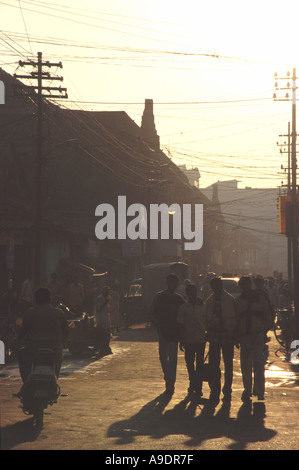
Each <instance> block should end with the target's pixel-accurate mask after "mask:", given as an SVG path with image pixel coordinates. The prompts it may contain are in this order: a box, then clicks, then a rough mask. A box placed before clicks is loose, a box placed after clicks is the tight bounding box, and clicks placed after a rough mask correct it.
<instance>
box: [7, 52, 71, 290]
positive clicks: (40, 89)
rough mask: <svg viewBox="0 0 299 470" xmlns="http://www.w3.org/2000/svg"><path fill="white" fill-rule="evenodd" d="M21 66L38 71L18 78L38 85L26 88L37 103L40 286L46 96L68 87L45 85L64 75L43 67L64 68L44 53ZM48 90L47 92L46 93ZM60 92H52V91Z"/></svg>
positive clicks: (36, 253)
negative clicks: (44, 106)
mask: <svg viewBox="0 0 299 470" xmlns="http://www.w3.org/2000/svg"><path fill="white" fill-rule="evenodd" d="M19 66H20V67H24V66H31V67H37V71H33V72H31V73H30V75H17V74H14V76H15V77H16V78H21V79H30V80H37V85H36V86H26V90H27V92H28V94H29V96H31V97H32V98H33V99H34V100H35V101H36V105H37V127H36V168H35V175H36V176H35V241H34V276H33V277H34V285H35V287H38V286H39V285H40V282H41V259H42V252H41V249H42V205H43V201H42V184H43V181H42V180H43V163H44V162H43V148H42V143H43V135H42V125H43V104H44V98H67V97H68V96H67V92H66V88H62V87H52V86H43V80H46V81H52V80H59V81H62V80H63V77H56V76H51V75H50V73H49V72H47V71H46V72H44V71H43V67H49V68H50V67H59V68H62V63H61V62H58V63H51V62H49V61H46V62H43V61H42V53H41V52H38V54H37V62H35V61H28V62H26V61H25V62H24V61H19ZM44 91H46V92H47V93H44ZM52 91H54V92H57V91H58V92H59V94H52V93H51V92H52Z"/></svg>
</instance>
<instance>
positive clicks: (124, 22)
mask: <svg viewBox="0 0 299 470" xmlns="http://www.w3.org/2000/svg"><path fill="white" fill-rule="evenodd" d="M0 5H1V7H0V8H1V30H2V31H1V33H0V38H1V63H0V66H1V67H2V68H3V69H4V70H6V71H8V72H9V73H14V72H15V71H16V69H17V67H18V61H19V60H20V59H24V58H27V57H30V58H32V57H35V58H36V55H37V52H38V51H41V52H42V53H43V58H44V59H45V60H47V59H49V60H59V61H60V60H61V61H62V63H63V70H62V72H61V73H62V75H63V77H64V86H66V87H67V90H68V96H69V100H68V102H66V101H63V103H62V105H63V106H69V107H72V108H76V109H77V108H81V109H90V110H106V111H109V110H123V111H126V112H127V114H128V115H129V116H130V117H131V118H132V119H133V120H134V121H135V122H136V123H137V124H138V125H140V122H141V116H142V112H143V108H144V100H145V99H148V98H149V99H153V100H154V114H155V123H156V129H157V132H158V134H159V135H160V143H161V147H162V149H163V150H164V152H165V153H166V154H167V155H168V156H169V157H170V158H171V159H172V160H173V161H174V162H175V163H177V164H179V165H180V164H186V165H187V167H192V166H193V167H198V169H199V171H200V174H201V179H200V187H202V188H203V187H206V186H208V185H209V184H211V183H214V182H215V181H218V180H228V179H238V180H239V181H240V185H239V186H240V187H244V186H252V187H278V186H280V185H281V181H284V182H286V177H285V174H282V173H281V169H280V167H281V164H284V165H285V164H286V161H285V160H284V158H285V157H283V158H282V157H281V155H280V153H279V147H278V145H277V142H279V141H280V140H281V139H280V137H279V135H280V134H286V132H287V129H288V122H289V121H290V120H291V103H290V102H278V101H274V100H273V98H272V96H273V93H274V91H275V90H274V72H276V71H277V72H279V73H280V76H281V77H284V76H286V73H287V71H288V70H290V71H292V69H293V68H296V67H298V70H299V61H298V60H297V56H298V51H297V44H298V41H297V37H296V36H297V35H298V32H297V31H298V29H297V24H296V22H297V21H298V12H299V4H298V2H297V1H296V0H293V1H290V2H288V4H287V7H286V6H284V5H283V4H282V3H281V2H276V1H273V0H272V1H271V2H270V1H259V2H258V1H251V2H247V3H246V4H244V2H240V1H232V0H229V1H227V2H223V1H221V0H217V1H213V0H212V1H210V2H203V1H198V0H197V1H190V0H187V1H185V2H183V3H182V2H173V1H169V0H164V1H162V2H161V1H160V0H159V1H158V0H153V1H151V2H145V1H143V0H141V1H140V0H139V1H136V0H126V1H125V2H124V1H121V0H113V1H111V0H109V1H108V0H101V2H98V1H95V0H86V1H85V2H82V1H78V0H74V1H72V2H67V1H66V0H62V1H60V0H55V2H53V3H51V2H46V1H32V0H28V1H27V0H20V1H18V0H6V1H4V2H0ZM59 73H60V71H59Z"/></svg>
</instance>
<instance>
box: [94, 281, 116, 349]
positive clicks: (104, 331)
mask: <svg viewBox="0 0 299 470" xmlns="http://www.w3.org/2000/svg"><path fill="white" fill-rule="evenodd" d="M110 291H111V289H110V287H108V286H105V287H104V288H103V290H102V294H101V295H99V296H98V297H97V298H96V301H95V311H96V315H95V316H96V323H97V324H96V341H97V343H98V347H99V349H100V352H101V354H102V355H104V356H107V355H108V354H112V350H111V348H110V337H111V322H110V304H109V301H110V298H111V297H110Z"/></svg>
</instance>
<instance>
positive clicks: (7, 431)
mask: <svg viewBox="0 0 299 470" xmlns="http://www.w3.org/2000/svg"><path fill="white" fill-rule="evenodd" d="M40 432H41V428H40V427H38V426H35V425H34V418H33V417H31V418H28V419H26V420H24V421H19V422H17V423H15V424H9V425H7V426H4V427H3V428H1V430H0V436H1V441H0V449H1V450H10V449H13V448H14V447H15V446H17V445H18V444H22V443H23V442H32V441H35V440H36V439H37V438H38V436H39V434H40Z"/></svg>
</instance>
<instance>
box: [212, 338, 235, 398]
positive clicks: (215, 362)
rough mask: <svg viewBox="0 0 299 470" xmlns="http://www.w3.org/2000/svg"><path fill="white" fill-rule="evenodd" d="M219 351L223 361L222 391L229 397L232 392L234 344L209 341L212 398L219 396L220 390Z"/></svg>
mask: <svg viewBox="0 0 299 470" xmlns="http://www.w3.org/2000/svg"><path fill="white" fill-rule="evenodd" d="M221 351H222V357H223V362H224V385H223V389H222V392H223V395H224V396H225V397H230V396H231V393H232V383H233V359H234V344H218V343H213V342H211V343H210V348H209V366H210V374H211V375H210V381H209V386H210V389H211V395H212V396H213V397H214V398H219V396H220V391H221V371H220V355H221Z"/></svg>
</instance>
